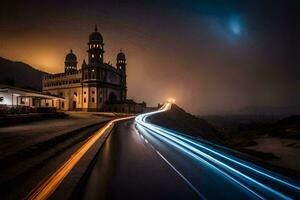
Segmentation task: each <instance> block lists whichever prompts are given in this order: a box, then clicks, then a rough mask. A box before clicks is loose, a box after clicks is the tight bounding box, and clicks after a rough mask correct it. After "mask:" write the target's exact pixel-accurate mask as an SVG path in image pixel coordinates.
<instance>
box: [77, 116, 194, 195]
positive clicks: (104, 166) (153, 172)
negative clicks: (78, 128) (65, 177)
mask: <svg viewBox="0 0 300 200" xmlns="http://www.w3.org/2000/svg"><path fill="white" fill-rule="evenodd" d="M75 197H76V198H79V199H171V198H172V199H174V198H175V199H198V196H197V194H196V193H195V192H194V191H193V189H191V188H190V187H189V185H188V184H186V182H185V181H184V180H183V179H182V178H181V177H180V176H178V175H177V173H176V172H175V171H174V170H172V168H170V166H169V165H168V164H167V163H166V162H165V161H164V160H163V159H162V158H161V157H160V156H159V155H158V154H157V153H156V151H155V150H154V149H152V148H151V146H150V145H149V143H146V142H145V140H144V139H142V138H141V137H140V135H139V134H138V132H137V130H136V128H135V125H134V120H130V121H125V122H121V123H119V124H117V125H116V127H115V128H114V130H113V133H112V134H111V135H110V136H109V137H108V139H107V141H106V142H105V144H104V146H103V147H102V148H101V150H100V152H99V154H98V156H97V159H96V162H95V163H94V166H93V168H92V170H91V171H90V173H89V174H88V176H87V177H86V178H85V179H83V181H82V183H81V184H80V187H79V189H78V191H77V192H76V194H74V198H75Z"/></svg>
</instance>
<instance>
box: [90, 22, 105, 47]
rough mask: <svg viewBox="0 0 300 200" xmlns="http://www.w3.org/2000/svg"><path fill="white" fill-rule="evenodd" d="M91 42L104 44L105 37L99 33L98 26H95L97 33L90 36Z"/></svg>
mask: <svg viewBox="0 0 300 200" xmlns="http://www.w3.org/2000/svg"><path fill="white" fill-rule="evenodd" d="M89 42H90V43H92V42H97V43H101V44H102V43H103V37H102V35H101V34H100V33H99V32H98V28H97V25H95V31H94V32H93V33H91V34H90V37H89Z"/></svg>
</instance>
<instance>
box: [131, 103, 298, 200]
mask: <svg viewBox="0 0 300 200" xmlns="http://www.w3.org/2000/svg"><path fill="white" fill-rule="evenodd" d="M171 106H172V104H171V103H166V104H165V105H164V106H163V107H162V108H161V109H160V110H158V111H155V112H150V113H146V114H142V115H139V116H138V117H136V123H137V124H138V126H137V128H138V130H140V132H141V134H143V135H144V137H145V138H146V134H151V135H152V136H154V137H156V138H158V139H159V140H160V141H162V142H164V143H165V144H168V145H170V146H173V147H175V148H176V149H177V150H179V151H180V152H183V153H185V154H186V155H188V156H190V157H193V158H194V159H196V160H197V161H198V162H199V164H201V165H203V164H205V165H206V166H209V167H210V168H211V169H212V171H214V172H216V171H217V172H218V173H220V174H222V175H223V176H224V177H227V178H228V180H230V181H232V182H234V183H235V184H237V185H239V186H240V187H241V188H243V189H245V190H247V191H248V192H250V193H251V194H252V195H254V196H256V197H257V198H259V199H270V198H271V199H299V197H300V187H299V184H298V183H296V182H294V181H291V180H289V179H287V178H285V177H282V176H280V175H278V174H276V173H273V172H270V171H268V170H266V169H263V168H262V167H259V166H256V165H254V164H252V163H249V162H246V161H243V160H241V159H239V158H236V157H234V156H232V155H228V154H226V153H224V152H222V151H221V150H220V149H222V148H215V146H216V145H210V144H209V143H208V142H204V141H199V140H198V139H196V138H193V137H191V136H187V135H185V134H182V133H179V132H176V131H172V130H169V129H166V128H163V127H160V126H157V125H154V124H151V123H149V122H147V118H148V117H149V116H151V115H154V114H158V113H160V112H165V111H167V110H169V109H170V108H171ZM147 142H149V143H151V140H149V138H148V140H147ZM224 148H225V147H224ZM160 155H161V156H163V155H162V154H161V153H160ZM163 159H164V160H165V161H166V162H167V163H168V164H169V165H172V164H171V163H170V162H169V161H167V160H166V158H165V157H164V156H163ZM172 166H174V165H172ZM174 168H175V167H174ZM177 170H178V173H180V172H179V169H177ZM182 176H183V175H182ZM191 185H192V183H191Z"/></svg>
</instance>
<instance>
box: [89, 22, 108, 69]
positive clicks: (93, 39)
mask: <svg viewBox="0 0 300 200" xmlns="http://www.w3.org/2000/svg"><path fill="white" fill-rule="evenodd" d="M103 45H104V44H103V37H102V35H101V34H100V33H99V32H98V28H97V25H95V31H94V32H93V33H91V34H90V37H89V42H88V50H87V52H88V57H89V60H88V64H89V65H93V66H97V65H99V64H102V63H103V54H104V49H103Z"/></svg>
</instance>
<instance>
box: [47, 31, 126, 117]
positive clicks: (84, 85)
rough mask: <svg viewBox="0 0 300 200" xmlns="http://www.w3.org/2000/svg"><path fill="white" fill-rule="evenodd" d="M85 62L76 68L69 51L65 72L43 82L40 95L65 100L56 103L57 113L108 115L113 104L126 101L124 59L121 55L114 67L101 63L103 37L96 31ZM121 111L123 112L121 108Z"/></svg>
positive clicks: (49, 76) (92, 36)
mask: <svg viewBox="0 0 300 200" xmlns="http://www.w3.org/2000/svg"><path fill="white" fill-rule="evenodd" d="M87 53H88V61H87V63H86V61H85V60H83V62H82V65H81V69H78V68H77V63H78V61H77V57H76V55H75V54H74V53H73V51H72V50H71V51H70V53H69V54H67V56H66V59H65V72H64V73H59V74H52V75H47V76H45V77H44V78H43V93H45V94H52V95H56V96H59V97H61V98H64V100H58V101H56V102H55V107H56V108H57V109H59V110H82V111H110V109H111V105H113V104H118V105H119V104H125V103H126V99H127V86H126V57H125V54H124V53H123V52H122V51H120V53H119V54H118V55H117V57H116V67H114V66H112V65H111V64H109V63H105V62H104V53H105V51H104V43H103V37H102V35H101V34H100V33H99V32H98V30H97V26H96V27H95V31H94V32H93V33H91V34H90V36H89V42H88V50H87ZM121 111H124V112H126V110H124V107H123V108H122V110H121Z"/></svg>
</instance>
